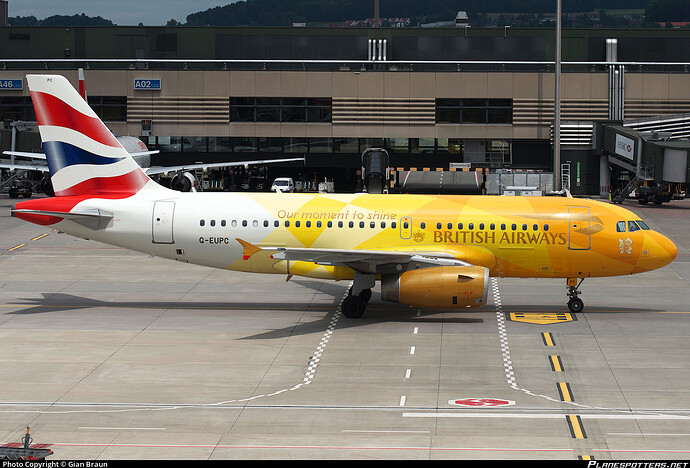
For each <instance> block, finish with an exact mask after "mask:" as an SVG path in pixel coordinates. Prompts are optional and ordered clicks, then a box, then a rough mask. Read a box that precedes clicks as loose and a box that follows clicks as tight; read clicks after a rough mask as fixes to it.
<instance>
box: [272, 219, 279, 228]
mask: <svg viewBox="0 0 690 468" xmlns="http://www.w3.org/2000/svg"><path fill="white" fill-rule="evenodd" d="M278 226H280V221H278V220H277V219H276V220H275V221H273V227H278Z"/></svg>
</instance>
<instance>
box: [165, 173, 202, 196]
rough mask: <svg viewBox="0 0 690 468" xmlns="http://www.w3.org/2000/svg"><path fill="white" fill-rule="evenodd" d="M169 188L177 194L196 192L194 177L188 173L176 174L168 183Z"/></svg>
mask: <svg viewBox="0 0 690 468" xmlns="http://www.w3.org/2000/svg"><path fill="white" fill-rule="evenodd" d="M170 188H171V189H173V190H177V191H178V192H196V177H194V175H193V174H191V173H189V172H182V173H178V174H177V175H175V177H173V178H172V181H170Z"/></svg>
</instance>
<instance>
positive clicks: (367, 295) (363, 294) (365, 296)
mask: <svg viewBox="0 0 690 468" xmlns="http://www.w3.org/2000/svg"><path fill="white" fill-rule="evenodd" d="M359 297H360V299H362V300H363V301H364V302H367V303H368V302H369V299H371V289H369V288H367V289H362V290H361V291H360V293H359Z"/></svg>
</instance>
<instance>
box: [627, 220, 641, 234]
mask: <svg viewBox="0 0 690 468" xmlns="http://www.w3.org/2000/svg"><path fill="white" fill-rule="evenodd" d="M639 230H640V226H638V225H637V223H636V222H635V221H628V232H633V231H639Z"/></svg>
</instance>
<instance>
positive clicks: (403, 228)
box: [400, 216, 412, 239]
mask: <svg viewBox="0 0 690 468" xmlns="http://www.w3.org/2000/svg"><path fill="white" fill-rule="evenodd" d="M400 238H401V239H411V238H412V218H410V217H408V216H405V217H403V218H400Z"/></svg>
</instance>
